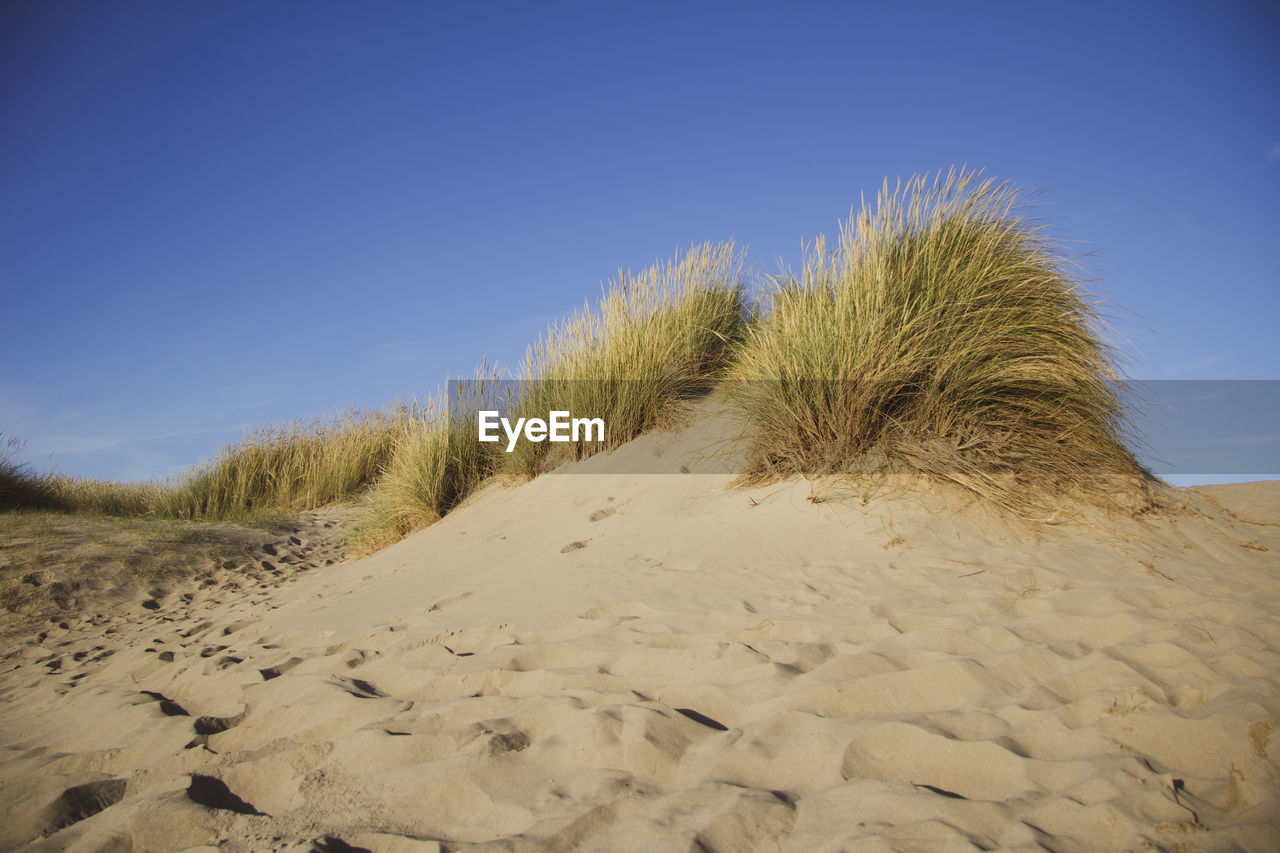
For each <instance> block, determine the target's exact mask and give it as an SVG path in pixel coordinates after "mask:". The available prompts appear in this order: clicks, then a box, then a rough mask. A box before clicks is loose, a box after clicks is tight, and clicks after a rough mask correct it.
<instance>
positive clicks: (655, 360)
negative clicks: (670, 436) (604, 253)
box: [503, 242, 746, 477]
mask: <svg viewBox="0 0 1280 853" xmlns="http://www.w3.org/2000/svg"><path fill="white" fill-rule="evenodd" d="M743 264H744V256H743V254H741V253H739V252H738V251H736V250H735V248H734V246H733V243H732V242H728V243H723V244H718V245H715V244H711V243H705V244H703V245H701V246H696V247H694V248H692V249H691V250H690V251H688V252H687V253H685V254H684V255H683V256H681V255H680V254H678V253H677V255H676V256H675V257H674V258H672V259H671V260H669V261H667V262H666V263H665V264H662V263H655V264H654V265H653V266H650V267H648V268H646V269H645V270H643V271H642V272H640V274H639V275H633V274H631V273H629V272H621V271H620V272H619V274H618V278H617V279H616V280H614V281H612V282H610V284H609V287H608V288H607V289H606V290H605V292H604V293H603V294H602V296H601V298H600V299H599V301H598V302H597V303H596V305H595V306H594V307H593V306H591V305H590V304H588V305H585V306H583V309H582V310H581V311H579V312H578V313H576V314H574V315H572V316H570V317H569V318H568V319H566V320H563V321H561V322H559V323H557V324H555V325H553V326H552V327H551V328H550V329H549V330H548V332H547V334H546V335H545V336H544V337H543V338H542V339H541V340H540V341H539V342H538V343H537V344H536V345H535V346H533V347H531V348H530V350H529V353H528V355H527V356H526V358H525V362H524V364H523V365H522V368H521V371H520V377H521V380H522V381H521V382H520V383H518V384H519V386H520V387H519V391H518V400H517V401H516V404H515V414H516V416H528V417H540V418H546V417H547V413H548V412H550V411H552V410H564V411H568V412H570V413H572V414H573V415H574V416H576V417H593V418H595V417H599V418H602V419H603V420H604V422H605V424H606V425H607V429H606V435H605V440H604V441H602V442H598V441H592V442H585V441H580V442H571V443H567V444H557V445H554V446H553V445H550V444H549V443H532V442H523V441H522V442H521V443H520V444H518V445H517V447H516V449H515V451H514V452H513V453H511V454H503V456H504V459H503V462H504V467H505V469H506V470H507V471H508V472H510V473H514V474H518V475H523V476H529V477H532V476H536V475H537V474H539V473H541V472H543V471H545V470H548V469H549V468H551V467H554V466H555V465H556V464H559V463H560V462H563V461H566V460H568V459H582V458H585V457H587V456H590V455H592V454H594V453H597V452H600V451H602V450H609V449H612V448H614V447H617V446H618V445H620V444H623V443H625V442H627V441H630V440H631V439H633V438H635V437H636V436H638V435H640V434H641V433H643V432H645V431H647V430H649V429H652V428H654V427H656V426H660V425H663V424H666V423H669V422H671V420H672V419H673V417H674V415H675V414H676V413H677V411H678V409H679V404H680V401H681V399H683V398H685V397H688V396H690V395H693V394H697V393H700V392H703V391H706V390H708V389H709V388H710V386H711V383H712V382H713V381H714V380H715V378H716V377H717V376H718V375H719V374H720V373H721V372H722V371H723V369H724V368H725V366H726V365H727V363H728V357H729V352H730V349H731V345H732V344H733V343H734V342H735V341H736V340H737V339H738V338H739V337H740V335H741V332H742V328H743V321H744V317H745V311H746V301H745V298H744V296H743V287H742V276H743ZM553 447H554V448H555V449H554V450H553V449H552V448H553Z"/></svg>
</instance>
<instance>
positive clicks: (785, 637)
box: [0, 434, 1280, 851]
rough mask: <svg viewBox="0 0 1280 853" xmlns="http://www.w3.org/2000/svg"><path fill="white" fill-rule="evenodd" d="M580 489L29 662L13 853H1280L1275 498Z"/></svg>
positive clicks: (597, 484) (16, 771)
mask: <svg viewBox="0 0 1280 853" xmlns="http://www.w3.org/2000/svg"><path fill="white" fill-rule="evenodd" d="M626 454H640V455H644V454H647V455H648V456H649V457H651V460H657V461H655V462H654V467H655V468H656V469H657V470H663V471H668V472H669V473H658V474H647V475H635V474H629V473H626V471H628V470H636V468H635V466H634V464H631V463H633V462H634V460H631V461H628V460H627V459H626V457H625V455H626ZM610 466H612V467H610ZM566 470H567V473H555V474H551V475H546V476H544V477H541V478H539V479H538V480H535V481H533V482H531V483H527V484H524V485H521V486H519V487H510V486H501V485H495V486H491V487H490V488H488V489H486V490H484V491H483V492H482V493H481V494H479V495H477V496H476V497H474V498H473V499H472V500H471V501H469V503H468V505H466V506H464V507H463V508H461V509H460V510H458V511H456V512H455V513H452V514H451V515H449V516H448V517H446V518H445V519H444V520H443V521H442V522H441V523H440V524H438V525H436V526H434V527H432V528H429V529H428V530H426V531H423V532H422V533H420V534H418V535H416V536H414V537H411V538H410V539H408V540H406V541H405V542H402V543H400V544H399V545H396V546H393V547H392V548H389V549H387V550H385V551H383V552H381V553H379V554H376V555H374V556H372V557H370V558H367V559H365V560H360V561H354V562H347V563H342V564H338V565H334V566H329V567H326V568H323V569H317V570H314V571H310V572H307V573H306V574H304V575H301V576H299V577H298V578H296V579H295V580H293V581H292V582H290V583H288V584H284V585H281V586H278V587H273V588H271V589H269V590H265V591H264V592H263V594H262V596H261V597H260V598H257V599H253V598H250V597H248V596H244V597H233V598H230V599H223V600H220V601H219V602H217V603H214V602H212V601H210V602H207V603H206V604H204V605H203V606H200V607H194V608H189V609H188V610H185V611H183V612H182V613H181V614H176V613H173V612H168V611H167V610H164V609H162V610H158V611H155V612H148V613H146V614H143V615H140V616H139V617H138V618H136V619H134V620H133V621H132V622H131V623H130V624H124V625H115V626H114V627H115V628H116V629H117V630H116V631H115V633H113V634H111V635H110V636H109V637H106V636H105V635H104V637H103V639H102V640H101V644H102V645H104V646H106V648H107V649H109V650H110V651H111V652H112V654H110V655H109V656H107V657H97V658H95V657H92V656H89V657H85V658H84V659H82V660H79V661H76V660H70V659H68V656H64V657H63V659H64V662H65V663H64V665H63V666H62V667H61V668H59V669H58V670H56V671H50V670H49V668H48V667H47V666H45V665H44V664H42V663H41V662H40V660H39V656H37V655H28V656H26V657H24V658H20V659H15V660H14V661H12V662H11V664H10V669H9V670H8V671H7V672H5V673H4V675H3V682H2V686H0V690H2V691H3V692H2V693H0V696H2V698H3V703H4V711H3V714H4V724H3V727H2V728H3V736H2V738H0V743H2V746H3V751H2V752H0V800H3V807H2V808H3V814H2V815H0V825H3V826H4V827H5V828H4V829H3V830H0V848H2V849H17V848H22V847H24V845H25V846H26V847H27V848H29V849H33V850H43V849H49V850H53V849H70V850H107V849H122V850H123V849H133V850H164V849H180V848H186V847H198V846H200V845H217V846H218V847H220V848H221V849H225V850H290V849H298V850H308V849H316V850H348V849H352V848H364V849H370V850H489V849H492V850H521V851H523V850H530V851H532V850H624V849H625V850H688V849H699V850H715V851H738V850H796V851H813V850H832V851H835V850H903V851H907V850H974V849H1012V850H1019V849H1021V850H1042V849H1051V850H1062V851H1070V850H1081V851H1085V850H1126V849H1169V850H1174V849H1177V850H1227V849H1245V850H1274V849H1277V841H1276V839H1277V837H1280V834H1278V830H1277V827H1280V775H1278V773H1280V769H1278V768H1277V763H1276V762H1277V760H1278V759H1280V745H1278V744H1280V741H1278V739H1277V738H1276V736H1275V735H1276V731H1277V729H1278V728H1280V691H1278V690H1277V687H1278V686H1280V578H1278V577H1277V569H1278V568H1280V565H1278V563H1277V558H1276V555H1277V554H1278V553H1280V527H1278V526H1277V522H1280V512H1277V511H1276V510H1277V505H1278V503H1280V502H1278V501H1277V498H1278V497H1280V484H1255V485H1250V486H1240V487H1231V488H1225V489H1216V490H1214V489H1210V490H1205V491H1203V492H1197V491H1181V492H1179V493H1178V496H1177V499H1178V500H1181V501H1184V502H1185V503H1186V504H1187V507H1188V511H1186V512H1180V513H1176V514H1155V515H1149V516H1145V517H1142V518H1138V519H1129V520H1123V521H1122V520H1114V519H1113V520H1111V521H1109V522H1107V523H1105V524H1103V523H1092V524H1068V525H1061V526H1057V527H1052V528H1036V529H1033V528H1029V527H1025V526H1022V525H1019V524H1015V523H1010V522H1005V521H1002V520H1000V519H999V518H997V517H996V516H994V515H993V514H992V513H990V512H989V511H986V510H983V509H982V508H981V507H975V506H962V505H960V503H959V502H957V500H956V499H955V498H954V496H949V495H945V494H941V493H929V492H912V493H909V494H901V495H886V496H879V497H876V498H875V499H873V500H871V501H869V502H868V503H866V504H865V505H863V503H862V502H861V501H860V500H858V499H856V498H853V499H851V498H849V496H841V495H839V494H836V493H832V492H824V491H823V487H822V486H817V487H816V488H815V485H814V484H808V483H803V482H794V483H786V484H779V485H774V486H770V487H760V488H753V489H746V490H734V489H730V488H728V485H729V482H730V480H731V477H730V476H729V475H728V474H726V473H723V472H720V473H716V468H715V465H714V464H708V463H707V462H706V454H705V452H703V449H701V448H699V447H696V446H694V445H693V444H690V441H689V439H688V438H687V437H682V435H681V434H677V435H672V434H654V435H650V436H646V437H644V438H642V439H640V440H638V441H636V442H633V443H632V444H631V445H628V446H627V447H624V448H622V449H620V450H619V451H617V452H616V453H615V454H613V455H612V456H610V457H598V458H596V459H592V460H588V461H586V462H584V463H579V464H578V465H577V466H572V467H570V468H569V469H566ZM682 471H691V472H693V473H682ZM592 472H595V473H592ZM815 498H817V500H815ZM55 641H56V638H55ZM166 652H168V653H169V654H167V655H166V654H165V653H166Z"/></svg>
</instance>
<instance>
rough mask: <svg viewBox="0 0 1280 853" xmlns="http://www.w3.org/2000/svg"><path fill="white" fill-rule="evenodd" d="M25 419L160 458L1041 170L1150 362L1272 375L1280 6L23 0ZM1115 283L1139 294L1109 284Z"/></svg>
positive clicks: (15, 263) (1132, 353) (3, 318)
mask: <svg viewBox="0 0 1280 853" xmlns="http://www.w3.org/2000/svg"><path fill="white" fill-rule="evenodd" d="M0 39H3V45H4V48H3V50H0V127H2V128H3V130H2V131H0V187H3V191H2V192H0V281H2V282H3V295H4V300H3V303H2V305H3V310H2V312H0V365H2V367H0V431H3V432H4V433H5V434H6V435H14V434H16V435H20V436H22V437H24V438H25V439H26V440H27V445H26V451H25V454H24V459H25V460H26V461H27V462H29V463H31V464H32V465H34V466H35V467H37V468H39V469H42V470H47V469H49V468H51V467H52V468H55V469H56V470H58V471H61V472H63V473H71V474H82V475H90V476H101V477H112V478H122V479H141V478H148V477H153V476H164V475H167V474H170V473H174V472H176V471H178V470H181V469H183V468H185V467H187V466H189V465H191V464H192V463H194V462H196V461H198V460H199V459H201V458H204V457H207V456H209V455H211V454H212V453H213V452H214V451H216V449H217V447H218V446H219V445H221V444H223V443H225V442H229V441H233V440H234V439H236V438H237V437H238V435H239V434H240V432H241V430H242V429H244V428H245V427H249V426H254V425H263V424H268V423H272V422H277V421H281V420H288V419H292V418H303V419H309V418H311V417H312V416H315V415H322V414H331V413H334V412H335V411H337V410H338V409H339V408H341V407H345V406H361V407H379V406H382V405H383V404H385V403H387V402H389V401H391V400H392V399H394V398H397V397H408V396H413V395H418V396H424V395H427V394H430V393H431V392H433V391H434V390H435V389H436V388H437V387H439V386H440V385H441V384H442V383H443V382H444V381H445V379H446V378H447V377H448V376H450V375H452V376H459V375H469V374H470V372H471V370H472V368H473V367H475V366H476V365H477V364H479V363H480V361H481V359H482V358H486V357H487V358H488V359H489V361H490V362H493V361H497V362H499V363H500V364H503V365H509V366H513V367H514V366H515V363H516V362H517V361H518V360H519V358H520V357H521V356H522V355H523V353H524V350H525V347H526V346H527V345H528V344H529V343H530V342H531V341H533V340H534V339H535V338H536V336H537V335H538V334H539V333H540V332H541V330H542V329H543V328H544V327H545V326H546V324H547V322H548V321H550V320H552V319H554V318H556V317H558V316H561V315H563V314H565V313H568V312H570V311H572V310H574V309H576V308H577V307H579V306H580V305H581V304H582V302H583V300H584V299H588V298H593V297H594V296H595V295H596V294H598V293H599V288H600V284H601V282H603V281H606V280H607V279H609V278H611V277H613V276H614V275H615V273H616V271H617V270H618V268H619V267H627V268H631V269H639V268H640V267H642V266H644V265H647V264H648V263H651V262H652V261H654V260H658V259H665V258H667V257H669V256H670V255H671V254H672V253H673V251H675V250H677V249H684V248H687V247H688V246H690V245H691V244H694V243H700V242H703V241H706V240H724V239H728V238H734V239H736V241H737V242H738V244H739V245H745V246H749V247H750V257H751V259H752V260H753V261H754V262H755V264H756V265H757V268H758V269H759V270H760V271H761V272H763V273H771V272H775V271H776V270H777V268H778V260H779V259H782V260H783V261H786V262H789V263H794V262H795V261H796V260H797V259H798V257H799V254H800V247H801V244H802V242H803V241H805V240H809V239H812V238H813V237H814V236H816V235H818V234H828V235H833V234H834V233H835V232H836V230H837V223H838V221H839V220H841V219H843V218H845V217H847V216H848V214H849V211H850V208H851V207H853V206H855V205H857V204H858V203H859V199H860V196H861V195H863V194H866V195H867V196H873V195H874V193H875V191H876V189H877V188H878V187H879V186H880V183H881V182H882V180H883V179H884V178H885V177H890V178H897V177H898V176H903V177H905V176H909V175H911V174H913V173H917V172H932V171H935V170H938V169H945V168H947V167H949V166H951V165H952V164H968V165H969V166H972V167H984V168H985V169H986V170H987V172H988V174H991V175H996V176H998V177H1000V178H1003V179H1008V180H1010V181H1012V182H1013V183H1015V184H1017V185H1020V186H1023V187H1027V188H1029V189H1037V190H1043V195H1041V196H1040V202H1039V203H1038V204H1037V206H1036V207H1035V208H1034V212H1035V213H1036V214H1037V215H1039V216H1042V217H1044V218H1045V219H1047V220H1048V221H1049V222H1051V223H1052V225H1053V226H1054V227H1055V229H1056V232H1057V234H1058V235H1059V236H1060V237H1061V238H1062V239H1063V240H1065V241H1067V247H1068V249H1069V250H1070V251H1072V252H1077V253H1086V252H1087V253H1091V254H1090V256H1089V257H1088V258H1087V264H1088V268H1089V271H1090V274H1091V276H1092V277H1093V278H1094V279H1095V282H1094V284H1093V289H1094V290H1095V291H1096V292H1098V293H1099V294H1100V295H1101V296H1102V297H1103V298H1104V299H1105V300H1106V301H1107V302H1108V303H1109V304H1110V305H1111V306H1113V308H1112V310H1111V311H1110V314H1111V316H1112V318H1113V320H1114V322H1115V327H1116V333H1117V339H1118V340H1119V341H1120V342H1121V346H1122V348H1123V349H1124V351H1125V352H1126V354H1127V356H1128V364H1127V370H1128V372H1129V374H1130V375H1131V376H1134V377H1139V378H1159V379H1163V378H1179V379H1224V378H1231V379H1277V378H1280V369H1278V368H1280V342H1278V341H1280V335H1276V334H1275V333H1274V328H1273V327H1274V326H1275V323H1276V320H1277V318H1280V287H1278V286H1277V284H1278V283H1280V248H1278V245H1280V240H1277V235H1280V110H1277V109H1276V106H1275V105H1276V104H1277V103H1280V60H1278V59H1277V56H1278V55H1280V54H1278V53H1277V51H1275V50H1274V45H1275V44H1276V43H1278V42H1280V7H1277V6H1276V5H1275V4H1274V3H1267V2H1258V3H1251V2H1229V3H1222V2H1205V3H1196V4H1188V3H1179V2H1167V0H1161V2H1118V3H1117V2H1106V3H1093V2H1084V3H1080V2H1072V3H1055V4H1050V3H1026V2H1010V3H993V2H965V3H943V2H914V3H913V2H901V3H799V4H786V5H783V4H778V3H768V4H766V3H749V2H748V3H725V4H714V3H705V4H689V5H686V4H682V3H648V2H646V3H636V4H625V5H624V4H611V3H560V2H557V3H514V2H490V3H483V4H481V3H459V4H454V5H452V6H447V7H446V6H445V5H444V4H434V3H418V2H397V3H393V2H371V3H356V2H342V3H339V2H326V0H308V2H264V3H250V2H197V0H191V2H182V3H170V2H107V1H106V0H86V2H75V0H57V2H44V0H9V2H6V3H5V4H3V5H2V6H0ZM1114 306H1123V307H1124V309H1126V310H1123V311H1120V310H1116V309H1115V308H1114Z"/></svg>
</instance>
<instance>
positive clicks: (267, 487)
mask: <svg viewBox="0 0 1280 853" xmlns="http://www.w3.org/2000/svg"><path fill="white" fill-rule="evenodd" d="M420 417H421V408H420V407H419V406H418V405H417V404H414V403H395V404H392V405H390V406H388V407H386V408H384V409H380V410H376V411H358V410H351V411H348V412H344V413H343V414H341V415H338V416H337V417H334V418H318V419H316V420H313V421H311V422H310V423H307V424H303V423H300V422H296V421H295V422H293V423H288V424H284V425H277V426H272V427H267V428H265V429H260V430H256V431H253V432H250V433H248V434H247V435H246V436H245V437H244V438H242V439H241V440H240V441H239V442H237V443H236V444H233V445H227V446H224V447H223V448H222V450H221V451H220V452H219V454H218V456H217V457H216V458H214V459H213V460H212V461H210V462H207V463H205V464H204V465H201V466H198V467H196V468H194V469H192V470H191V471H189V472H188V473H186V474H184V475H182V476H180V477H179V478H178V479H177V481H176V482H173V483H171V484H169V485H168V486H167V487H165V488H162V489H159V490H158V492H157V494H156V496H155V498H154V501H153V506H152V512H153V514H155V515H159V516H162V517H168V518H203V519H227V518H244V517H252V516H254V515H261V514H263V513H284V512H295V511H298V510H306V509H315V508H316V507H320V506H324V505H326V504H331V503H335V502H337V501H342V500H346V499H349V498H352V497H354V496H356V495H358V494H360V493H361V492H362V491H363V490H364V489H366V488H367V487H368V486H369V485H370V484H372V483H373V482H374V481H375V480H376V479H377V477H378V476H379V475H380V474H381V472H382V470H383V468H384V467H385V466H386V465H387V463H388V461H389V460H390V459H391V455H392V453H393V452H394V450H395V446H396V440H397V438H398V437H399V435H400V434H401V433H402V432H403V431H404V430H405V429H407V428H408V426H409V425H410V424H411V423H413V422H414V421H416V420H417V419H419V418H420Z"/></svg>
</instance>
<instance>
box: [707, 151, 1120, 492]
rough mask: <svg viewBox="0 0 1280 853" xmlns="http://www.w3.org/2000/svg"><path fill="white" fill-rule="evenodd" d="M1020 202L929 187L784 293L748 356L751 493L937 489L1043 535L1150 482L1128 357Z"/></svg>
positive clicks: (979, 182)
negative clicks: (774, 484) (1117, 488)
mask: <svg viewBox="0 0 1280 853" xmlns="http://www.w3.org/2000/svg"><path fill="white" fill-rule="evenodd" d="M1017 202H1018V192H1017V191H1016V190H1015V189H1011V188H1010V187H1009V186H1008V185H1007V184H997V183H996V182H995V181H993V180H990V179H987V180H983V179H981V176H980V175H979V174H975V173H973V172H968V171H963V170H962V171H957V170H954V169H953V170H952V171H950V172H948V173H947V174H946V175H945V177H944V176H942V175H938V176H936V177H935V178H934V180H933V182H932V183H930V182H929V181H928V179H927V178H926V177H915V178H912V179H911V180H910V181H908V182H907V183H906V185H905V186H899V187H897V188H896V189H895V190H893V191H892V192H891V191H890V189H889V186H888V183H887V182H886V183H885V185H884V188H883V190H882V192H881V193H880V194H879V197H878V200H877V207H876V209H875V210H871V209H869V208H868V207H866V206H865V205H864V206H863V208H862V210H861V211H860V212H859V213H858V214H857V217H856V219H854V220H852V221H850V222H848V223H847V224H845V225H844V226H843V227H842V229H841V233H840V242H839V244H838V245H837V246H835V247H830V248H829V247H828V246H827V245H826V243H825V242H824V241H823V240H821V239H819V240H818V241H817V242H816V243H815V244H814V245H813V246H812V247H811V249H810V250H809V251H808V252H807V253H806V256H805V258H804V262H803V266H802V269H801V271H800V274H799V275H798V276H795V275H784V276H782V277H780V278H778V279H776V280H775V281H774V282H773V286H772V288H771V291H770V294H769V304H768V306H767V310H766V311H765V312H763V314H762V315H760V316H759V317H758V318H757V319H756V321H755V322H754V323H753V324H752V326H751V328H750V330H749V332H748V335H747V337H746V339H745V341H744V343H743V344H742V345H741V346H740V347H739V348H738V349H737V351H736V353H735V365H734V370H733V376H734V380H735V381H734V382H733V383H731V386H730V388H729V391H730V396H731V399H732V400H733V402H734V404H735V405H736V407H737V409H738V410H739V411H740V413H741V414H742V415H743V417H744V419H745V421H746V424H747V436H746V440H745V446H746V453H747V475H746V478H747V479H748V480H752V479H754V480H760V479H769V478H774V477H787V476H794V475H844V474H852V475H861V474H870V473H877V472H906V473H915V474H924V475H928V476H930V477H933V478H938V479H942V480H946V481H950V482H953V483H956V484H958V485H960V486H963V487H964V488H966V489H968V490H970V491H972V492H974V493H977V494H979V495H981V496H983V497H986V498H990V499H991V500H993V501H994V502H996V503H997V504H999V505H1002V506H1004V507H1006V508H1010V509H1013V510H1015V511H1018V512H1019V513H1022V514H1025V515H1029V516H1037V517H1044V516H1045V515H1046V514H1049V513H1051V512H1052V507H1053V504H1054V503H1055V497H1056V496H1057V495H1059V494H1060V493H1061V492H1063V491H1064V490H1065V491H1075V492H1082V491H1083V492H1090V491H1097V490H1098V488H1099V484H1101V483H1103V482H1104V481H1105V482H1109V483H1113V482H1114V477H1115V476H1116V475H1119V476H1120V477H1122V478H1129V479H1132V480H1133V481H1135V482H1140V480H1141V475H1142V472H1141V469H1140V468H1139V466H1138V465H1137V463H1136V462H1135V461H1134V459H1133V457H1132V455H1131V454H1130V452H1129V451H1128V450H1127V449H1126V448H1125V447H1124V444H1123V442H1122V437H1123V435H1124V419H1123V410H1122V407H1121V404H1120V401H1119V399H1118V398H1117V395H1116V386H1115V381H1116V379H1117V373H1116V370H1115V367H1114V364H1113V358H1112V353H1111V351H1110V350H1109V349H1108V347H1107V346H1106V345H1105V344H1104V343H1103V341H1102V339H1101V338H1100V336H1099V332H1098V322H1099V321H1098V317H1097V316H1096V314H1095V312H1094V310H1093V308H1092V306H1091V305H1090V304H1089V302H1088V301H1086V297H1085V295H1084V294H1083V293H1082V292H1081V290H1080V287H1079V284H1078V282H1077V281H1076V280H1074V279H1073V278H1072V276H1071V275H1070V273H1069V271H1068V265H1067V264H1066V262H1065V261H1064V260H1063V258H1062V257H1061V255H1060V254H1059V252H1058V250H1057V248H1056V246H1055V245H1054V243H1053V242H1052V241H1051V240H1050V239H1049V238H1048V237H1047V236H1046V235H1045V233H1044V232H1043V230H1042V229H1041V228H1037V227H1034V226H1033V225H1031V224H1030V223H1028V221H1027V220H1026V219H1024V218H1023V217H1021V216H1020V215H1019V213H1018V206H1017Z"/></svg>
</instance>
